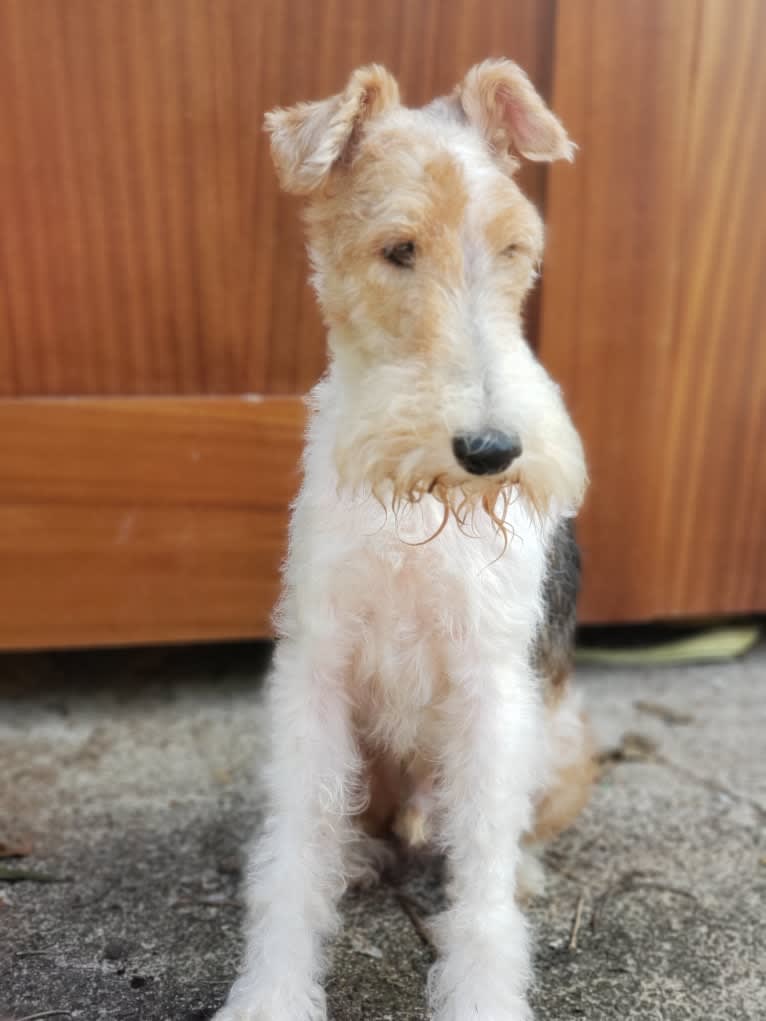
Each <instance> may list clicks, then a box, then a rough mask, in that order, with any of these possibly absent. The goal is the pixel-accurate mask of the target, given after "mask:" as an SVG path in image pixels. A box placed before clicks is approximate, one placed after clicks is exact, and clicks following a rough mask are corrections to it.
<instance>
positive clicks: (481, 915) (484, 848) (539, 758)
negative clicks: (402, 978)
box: [429, 657, 544, 1021]
mask: <svg viewBox="0 0 766 1021" xmlns="http://www.w3.org/2000/svg"><path fill="white" fill-rule="evenodd" d="M470 660H471V658H469V657H465V658H463V659H462V661H461V662H457V663H455V664H454V667H455V668H454V670H453V671H452V673H453V676H452V677H451V678H450V680H451V682H452V690H451V693H450V695H449V697H448V699H447V702H446V704H445V706H444V710H443V711H444V716H443V726H444V730H443V732H442V733H441V735H440V736H441V741H440V743H441V756H440V758H441V761H440V770H439V782H438V787H437V795H438V798H439V802H440V806H439V808H440V811H439V818H440V826H441V835H442V839H443V841H444V843H445V845H446V849H447V853H448V858H449V865H450V872H451V895H452V904H451V906H450V908H449V909H448V910H447V911H446V912H445V913H444V914H443V915H442V916H440V918H439V919H437V929H436V932H437V938H438V941H439V945H440V950H441V958H440V960H439V961H438V962H437V963H436V965H434V968H433V971H432V973H431V975H430V976H429V998H430V1003H431V1008H432V1011H433V1016H434V1017H435V1018H436V1019H437V1021H528V1019H530V1018H531V1016H532V1015H531V1012H530V1010H529V1007H528V1005H527V999H526V988H527V985H528V983H529V979H530V949H529V939H528V935H527V925H526V921H525V919H524V916H523V915H522V913H521V911H520V909H519V906H518V904H517V902H516V898H515V887H516V872H517V868H518V864H519V858H520V852H519V841H520V839H521V836H522V834H523V832H524V831H525V830H526V829H527V828H528V827H529V825H530V822H531V814H532V794H533V792H534V790H535V788H536V785H537V784H538V783H539V781H540V772H541V768H542V764H543V762H544V757H543V755H542V747H541V746H542V726H541V709H540V705H539V699H538V696H537V692H536V686H535V682H534V680H533V677H532V675H531V672H530V670H529V667H528V665H527V663H526V661H523V662H522V661H519V662H517V663H516V664H515V665H514V664H513V663H511V664H509V662H508V661H507V660H506V662H505V663H500V662H496V663H494V664H487V663H481V664H478V663H477V661H476V660H475V659H474V660H473V662H471V661H470Z"/></svg>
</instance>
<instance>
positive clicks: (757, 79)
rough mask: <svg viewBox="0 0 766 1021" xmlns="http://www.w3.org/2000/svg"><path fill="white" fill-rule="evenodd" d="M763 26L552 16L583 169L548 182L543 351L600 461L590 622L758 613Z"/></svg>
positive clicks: (607, 11) (605, 11) (681, 13)
mask: <svg viewBox="0 0 766 1021" xmlns="http://www.w3.org/2000/svg"><path fill="white" fill-rule="evenodd" d="M765 14H766V8H764V5H763V4H762V3H759V2H758V0H752V2H750V0H747V2H745V3H743V4H742V5H740V6H738V16H737V18H731V17H727V16H726V10H725V9H724V8H723V7H722V6H721V5H719V4H716V3H705V4H698V3H696V2H693V0H684V2H679V3H673V4H667V3H665V2H663V0H624V2H621V3H620V4H614V3H612V2H611V0H593V2H590V3H572V4H561V5H559V16H558V25H557V47H556V53H557V57H556V73H555V82H554V105H555V106H556V107H557V109H558V110H559V112H560V114H561V116H562V118H563V120H564V122H565V123H566V124H567V126H568V128H569V129H570V131H571V133H572V135H573V137H574V138H576V139H577V141H578V142H579V143H580V152H579V153H578V159H577V162H576V165H575V167H574V168H569V167H564V168H561V169H559V168H556V169H554V170H553V172H552V174H551V177H550V182H549V194H548V218H549V249H548V257H547V263H546V271H545V276H544V280H543V322H542V336H541V345H540V348H541V354H542V357H543V360H544V361H545V363H546V364H547V365H548V366H549V368H550V369H551V371H552V372H553V374H554V375H555V376H556V378H557V379H559V380H560V381H561V382H562V383H563V385H564V390H565V393H566V395H567V397H568V398H569V401H570V403H571V406H572V409H573V413H574V417H575V420H576V421H577V423H578V425H579V427H580V428H581V430H582V433H583V437H584V440H585V444H586V449H587V451H588V454H589V461H590V467H591V473H592V478H593V485H592V489H591V493H590V497H589V500H588V503H587V505H586V508H585V511H584V513H583V516H582V520H581V529H580V534H581V538H582V542H583V545H584V552H585V559H586V578H587V581H586V589H585V594H584V600H583V605H582V613H583V617H584V619H586V620H599V621H604V620H610V621H617V620H638V619H643V618H647V617H669V616H674V615H684V616H693V615H700V614H714V613H719V612H723V613H730V612H736V611H738V610H742V611H751V610H755V609H764V608H766V549H764V546H763V544H762V543H761V538H760V533H761V531H762V524H760V525H759V524H758V522H761V523H762V522H763V520H765V519H766V497H765V496H764V474H763V471H762V469H759V466H758V464H757V451H758V450H759V449H762V448H763V430H764V382H765V379H766V374H765V371H764V338H763V322H764V321H765V318H764V304H763V300H764V299H763V294H762V289H761V290H760V291H759V288H758V286H757V284H756V280H758V279H762V278H763V273H764V258H763V238H764V225H765V224H766V203H765V201H764V195H763V189H762V187H761V186H759V184H758V182H759V181H761V182H762V181H763V177H764V172H765V171H766V160H765V158H764V139H765V137H766V135H765V132H766V118H764V116H763V112H764V109H766V107H765V106H764V93H763V90H764V67H763V61H762V60H759V58H758V56H757V54H758V52H759V51H758V39H759V38H762V37H763V31H764V15H765ZM754 227H755V231H754V230H753V228H754Z"/></svg>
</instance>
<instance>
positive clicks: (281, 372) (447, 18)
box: [0, 0, 553, 396]
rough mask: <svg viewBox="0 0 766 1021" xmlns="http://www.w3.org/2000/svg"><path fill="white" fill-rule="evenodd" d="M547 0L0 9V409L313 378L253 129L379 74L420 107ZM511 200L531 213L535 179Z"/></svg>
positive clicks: (522, 34) (534, 69)
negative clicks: (366, 66)
mask: <svg viewBox="0 0 766 1021" xmlns="http://www.w3.org/2000/svg"><path fill="white" fill-rule="evenodd" d="M552 12H553V0H542V2H541V0H518V2H515V3H514V4H485V3H483V2H481V0H454V2H452V3H450V4H449V5H444V4H441V3H439V2H438V0H418V2H417V3H413V2H411V0H392V2H390V3H388V4H381V3H374V2H372V0H344V2H343V3H338V2H337V0H332V2H328V3H321V4H319V3H309V2H307V0H161V2H157V0H130V2H125V0H34V2H30V0H2V3H0V95H2V97H3V115H2V117H0V224H1V225H2V229H0V394H2V395H6V396H8V395H25V396H35V395H76V394H87V395H106V394H197V393H199V394H216V393H241V392H245V391H252V392H258V393H262V392H271V393H295V392H303V391H305V390H306V389H307V388H308V387H309V386H310V385H311V384H312V383H313V382H314V380H315V379H316V377H317V376H318V374H319V373H320V371H321V369H322V366H323V364H324V337H323V332H322V329H321V327H320V323H319V316H318V313H317V311H316V308H315V305H314V301H313V297H312V295H311V294H310V291H309V287H308V284H307V283H306V277H307V266H306V260H305V256H304V253H303V239H302V232H301V227H300V222H299V217H298V215H297V209H296V206H295V204H294V203H293V202H292V201H290V200H288V199H285V198H283V197H280V196H278V194H277V185H276V180H275V178H274V173H273V170H272V167H271V162H270V159H269V155H268V146H267V141H266V139H265V137H264V136H263V134H262V132H261V124H262V119H263V113H264V111H265V110H266V109H268V108H270V107H272V106H274V105H277V104H286V103H291V102H294V101H296V100H298V99H306V98H313V97H320V96H323V95H326V94H328V93H330V92H333V91H336V90H337V89H339V88H341V87H342V85H343V84H344V82H345V80H346V78H347V76H348V74H349V72H350V71H351V70H352V68H353V67H355V66H356V65H357V64H360V63H364V62H367V61H370V60H379V61H382V62H384V63H386V64H388V65H389V66H390V67H391V69H392V70H393V71H394V72H395V73H397V74H398V75H399V77H400V78H401V81H402V86H403V90H404V94H405V97H406V98H407V99H408V100H409V101H410V102H413V103H420V102H423V101H425V100H427V99H429V98H431V97H432V96H433V95H434V94H436V93H438V92H441V91H444V90H446V89H449V88H451V87H452V85H453V84H454V83H455V82H456V81H457V80H458V79H459V78H460V77H461V76H462V74H463V73H464V72H465V70H466V69H467V68H468V66H469V65H470V64H471V63H473V62H474V61H476V60H479V59H482V58H483V57H485V56H487V55H489V54H491V53H495V54H497V53H507V54H508V55H510V56H513V57H515V58H516V59H518V60H519V61H520V62H521V63H522V64H524V65H525V66H526V67H527V68H528V69H529V71H530V73H531V74H532V77H533V78H534V79H535V80H536V81H537V82H538V84H539V85H540V86H541V88H542V89H543V91H547V87H548V84H549V77H550V50H551V40H552V30H553V14H552ZM527 183H528V184H529V185H530V188H531V191H532V193H533V195H534V196H535V198H536V199H537V200H538V201H542V197H543V172H542V170H541V169H540V168H534V169H533V170H531V171H530V172H529V173H528V178H527Z"/></svg>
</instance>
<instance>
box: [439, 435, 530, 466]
mask: <svg viewBox="0 0 766 1021" xmlns="http://www.w3.org/2000/svg"><path fill="white" fill-rule="evenodd" d="M452 450H453V451H454V453H455V457H456V458H457V460H458V462H459V463H460V464H461V465H462V466H463V467H464V468H465V470H466V471H467V472H470V473H471V474H472V475H497V474H498V473H499V472H502V471H505V469H506V468H507V467H508V465H509V464H510V463H511V461H515V460H516V458H517V457H519V456H520V454H521V440H520V439H519V437H518V436H517V435H516V434H515V433H510V434H509V433H501V432H500V431H499V430H498V429H487V430H485V431H484V432H480V433H460V435H458V436H455V437H454V439H453V440H452Z"/></svg>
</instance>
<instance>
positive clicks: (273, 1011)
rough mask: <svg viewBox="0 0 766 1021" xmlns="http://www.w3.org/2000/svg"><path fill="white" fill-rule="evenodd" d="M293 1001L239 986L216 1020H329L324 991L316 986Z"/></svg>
mask: <svg viewBox="0 0 766 1021" xmlns="http://www.w3.org/2000/svg"><path fill="white" fill-rule="evenodd" d="M296 993H297V991H295V990H293V994H294V995H291V996H289V999H284V998H283V997H282V996H281V995H279V996H266V997H264V996H259V995H258V994H255V995H253V994H250V993H247V992H245V991H241V990H238V989H237V987H236V986H235V987H234V989H233V990H232V992H231V993H230V995H229V999H228V1000H227V1001H226V1003H225V1004H224V1005H223V1007H221V1009H220V1010H219V1011H218V1013H217V1014H215V1015H214V1016H213V1019H212V1021H327V1010H326V1006H325V996H324V992H323V991H322V990H321V989H320V988H318V987H312V988H311V989H310V990H309V991H307V992H305V993H304V994H303V995H300V994H296Z"/></svg>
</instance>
